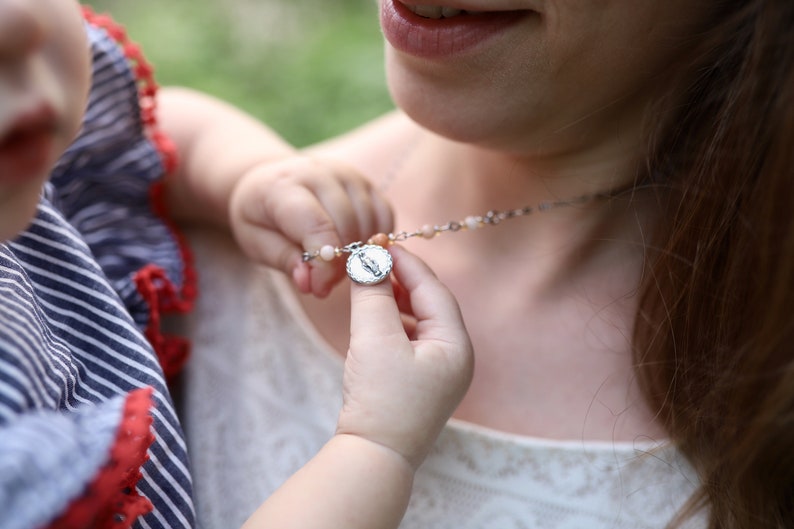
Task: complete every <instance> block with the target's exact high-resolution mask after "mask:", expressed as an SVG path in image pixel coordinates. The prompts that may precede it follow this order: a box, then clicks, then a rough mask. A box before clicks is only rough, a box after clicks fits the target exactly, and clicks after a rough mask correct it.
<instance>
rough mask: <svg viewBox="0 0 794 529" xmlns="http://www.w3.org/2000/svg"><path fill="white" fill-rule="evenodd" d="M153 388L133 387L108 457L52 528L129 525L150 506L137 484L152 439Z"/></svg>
mask: <svg viewBox="0 0 794 529" xmlns="http://www.w3.org/2000/svg"><path fill="white" fill-rule="evenodd" d="M151 408H152V388H143V389H139V390H135V391H132V392H131V393H130V394H129V395H128V397H127V400H126V402H125V405H124V411H123V415H122V419H121V424H120V425H119V429H118V433H117V434H116V441H115V443H114V445H113V446H112V447H111V450H110V461H109V462H108V463H107V464H106V465H105V466H104V467H102V469H101V470H100V471H99V473H98V474H97V476H96V477H95V478H94V481H93V482H92V483H91V484H90V485H89V486H88V488H87V490H86V491H85V493H84V494H83V496H82V497H80V498H78V499H77V500H75V501H74V502H72V503H71V504H70V505H69V507H68V509H67V510H66V512H65V513H63V514H62V515H61V516H60V517H59V518H57V519H56V520H55V521H53V522H52V523H51V524H50V525H49V526H48V528H52V529H56V528H57V529H82V528H85V527H93V528H96V529H102V528H113V529H128V528H129V527H131V526H132V524H133V522H135V520H136V519H137V518H138V517H139V516H142V515H144V514H146V513H148V512H151V510H152V504H151V502H150V501H149V500H148V499H146V498H144V497H143V496H141V495H140V494H139V493H138V491H137V489H136V485H137V483H138V480H139V479H140V478H141V466H143V464H144V463H145V462H146V461H147V460H148V459H149V456H148V455H147V450H148V449H149V446H150V445H151V444H152V442H153V441H154V435H152V433H151V430H150V428H151V425H152V418H151V416H150V415H149V411H150V409H151Z"/></svg>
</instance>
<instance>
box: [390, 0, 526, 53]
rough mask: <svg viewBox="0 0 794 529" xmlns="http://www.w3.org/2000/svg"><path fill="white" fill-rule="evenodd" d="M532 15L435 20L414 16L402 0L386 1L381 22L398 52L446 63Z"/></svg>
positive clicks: (518, 13)
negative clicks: (445, 59) (447, 59)
mask: <svg viewBox="0 0 794 529" xmlns="http://www.w3.org/2000/svg"><path fill="white" fill-rule="evenodd" d="M530 13H531V11H499V12H488V13H479V14H474V15H461V16H457V17H453V18H442V19H431V18H424V17H420V16H419V15H417V14H415V13H413V12H412V11H411V10H410V9H408V8H407V7H406V6H405V5H403V4H402V3H401V2H399V0H382V1H381V12H380V21H381V28H382V29H383V34H384V36H385V37H386V40H387V41H388V42H389V44H391V45H392V46H393V47H394V48H395V49H396V50H398V51H401V52H403V53H406V54H409V55H414V56H416V57H421V58H425V59H443V58H445V57H449V56H453V55H457V54H461V53H464V52H466V51H469V50H471V49H473V48H474V47H476V46H477V45H478V44H480V43H481V42H483V41H485V40H486V39H488V38H489V37H492V36H494V35H496V34H498V33H499V32H501V31H503V30H505V29H506V28H508V27H510V26H512V25H513V24H515V23H516V22H518V21H519V20H521V19H523V18H524V17H525V16H527V15H529V14H530Z"/></svg>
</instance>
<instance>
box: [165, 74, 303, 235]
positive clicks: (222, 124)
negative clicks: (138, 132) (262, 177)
mask: <svg viewBox="0 0 794 529" xmlns="http://www.w3.org/2000/svg"><path fill="white" fill-rule="evenodd" d="M157 117H158V122H159V124H160V127H161V128H162V129H163V131H164V132H165V133H166V135H167V136H168V137H169V138H170V139H171V140H173V141H174V143H175V144H176V148H177V153H178V157H179V164H178V166H177V170H176V171H175V172H174V174H170V175H168V176H167V180H166V199H167V202H168V207H169V212H170V214H171V215H172V216H173V217H174V218H175V219H176V220H177V221H181V222H208V223H211V224H215V225H221V226H226V225H228V222H229V199H230V197H231V193H232V189H233V188H234V186H235V185H236V184H237V181H238V180H239V179H240V178H242V176H243V175H245V174H246V173H247V172H248V171H249V170H250V169H252V168H253V167H256V166H258V165H260V164H263V163H270V162H272V161H275V160H278V159H281V158H285V157H288V156H293V155H294V154H295V153H296V150H295V149H294V148H293V147H292V146H291V145H289V144H288V143H287V142H285V141H284V140H283V139H282V138H281V137H280V136H279V135H277V134H276V133H275V132H273V131H272V130H270V129H269V128H268V127H267V126H265V125H264V124H262V123H261V122H259V121H257V120H256V119H254V118H253V117H251V116H249V115H248V114H246V113H245V112H243V111H241V110H239V109H237V108H236V107H234V106H232V105H230V104H228V103H226V102H224V101H221V100H219V99H215V98H214V97H211V96H209V95H206V94H202V93H200V92H196V91H193V90H191V89H187V88H175V87H170V88H161V89H160V90H159V91H158V94H157Z"/></svg>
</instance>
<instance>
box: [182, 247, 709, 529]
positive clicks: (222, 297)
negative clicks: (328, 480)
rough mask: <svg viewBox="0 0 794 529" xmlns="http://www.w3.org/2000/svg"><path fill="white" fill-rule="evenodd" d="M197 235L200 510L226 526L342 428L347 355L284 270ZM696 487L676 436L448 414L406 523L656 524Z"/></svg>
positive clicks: (586, 528) (190, 414)
mask: <svg viewBox="0 0 794 529" xmlns="http://www.w3.org/2000/svg"><path fill="white" fill-rule="evenodd" d="M194 243H195V251H196V258H197V263H198V269H199V270H201V271H202V272H203V273H202V282H201V285H200V292H201V293H202V296H201V301H200V303H199V306H198V307H197V310H195V311H194V314H193V320H191V323H190V326H191V328H190V329H189V331H190V332H191V334H192V337H193V339H194V349H193V358H192V360H191V362H190V364H189V366H190V367H189V370H188V372H187V379H186V388H185V395H184V397H185V401H184V408H185V415H184V418H185V429H186V433H187V438H188V448H189V451H190V453H191V454H192V455H191V459H192V464H193V468H194V485H195V493H196V504H197V510H198V519H199V522H200V524H201V525H202V526H203V527H206V528H211V529H215V528H224V529H226V528H230V527H239V526H240V524H242V522H243V521H244V520H245V519H246V518H247V517H248V515H249V514H250V513H251V512H253V510H254V509H255V508H256V507H257V506H258V505H259V504H260V503H261V502H262V500H263V499H264V498H265V497H267V495H269V494H270V493H271V492H272V491H273V490H274V489H275V488H276V487H278V486H279V485H280V484H281V483H282V482H283V481H284V480H285V479H286V478H287V477H288V476H289V475H290V474H292V473H293V472H294V471H295V470H297V469H298V468H299V467H300V466H301V465H303V463H305V462H306V461H307V460H308V459H309V458H310V457H311V456H312V455H313V454H314V453H315V452H316V451H317V450H318V449H319V448H320V447H321V446H322V445H323V444H324V443H325V442H326V441H327V440H328V438H329V436H330V435H331V434H332V433H333V431H334V427H335V424H336V416H337V412H338V409H339V406H340V402H341V400H340V395H341V375H342V359H341V358H339V357H338V356H337V355H336V354H335V353H334V352H333V351H332V350H331V348H330V347H329V346H328V345H327V343H326V342H325V341H324V340H323V339H322V338H321V337H320V336H319V334H318V333H317V332H316V331H315V329H314V328H313V326H312V325H311V324H310V323H309V322H308V320H307V318H306V316H305V314H304V313H303V311H302V310H301V307H300V305H299V302H298V300H297V299H296V297H295V296H294V294H293V293H292V291H291V290H290V288H289V286H288V285H287V284H286V283H285V279H284V278H283V276H281V275H279V274H276V273H272V272H270V271H268V270H265V269H261V268H256V267H253V266H251V265H249V264H247V263H246V262H245V261H244V259H242V258H241V257H240V256H239V254H237V252H236V251H235V249H234V247H233V246H232V245H231V243H229V242H227V241H225V240H223V239H222V238H220V237H215V236H207V235H206V234H202V235H201V236H200V237H195V236H194ZM377 478H378V477H377V476H373V479H377ZM696 487H697V478H696V476H695V474H694V472H693V471H692V469H691V468H690V466H689V465H688V463H687V462H686V461H685V460H684V458H683V456H681V454H680V453H679V452H678V451H677V450H676V448H675V447H673V446H671V445H669V444H664V443H662V444H655V443H650V442H647V443H613V442H593V441H582V440H573V441H553V440H546V439H538V438H529V437H524V436H519V435H511V434H505V433H502V432H498V431H494V430H490V429H487V428H483V427H479V426H476V425H472V424H468V423H464V422H462V421H456V420H452V421H450V423H449V424H448V425H447V427H446V428H445V429H444V431H443V433H442V434H441V436H440V438H439V440H438V442H437V444H436V447H435V450H434V451H433V452H432V453H431V455H430V456H429V457H428V459H427V460H426V462H425V463H424V464H423V465H422V467H421V468H420V469H419V472H418V474H417V476H416V480H415V485H414V492H413V495H412V500H411V504H410V507H409V509H408V512H407V514H406V516H405V519H404V521H403V524H402V525H401V528H403V529H420V528H421V529H429V528H433V529H447V528H449V529H475V528H493V529H519V528H521V529H524V528H526V529H530V528H543V529H602V528H603V529H607V528H609V529H618V528H626V529H646V528H647V529H651V528H655V529H659V528H663V527H665V525H666V524H667V523H668V522H669V521H670V520H671V518H672V517H673V515H674V513H675V512H676V511H677V510H678V509H679V508H680V507H681V506H682V505H683V504H684V502H685V501H686V499H687V498H688V497H689V496H690V495H691V494H692V492H693V491H694V490H695V489H696ZM705 526H706V525H705V521H704V519H697V520H692V521H691V523H690V524H689V525H687V526H686V527H688V528H698V527H705Z"/></svg>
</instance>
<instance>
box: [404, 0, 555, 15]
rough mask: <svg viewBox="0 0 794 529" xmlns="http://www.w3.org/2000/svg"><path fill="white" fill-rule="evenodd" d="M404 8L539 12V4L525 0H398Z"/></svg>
mask: <svg viewBox="0 0 794 529" xmlns="http://www.w3.org/2000/svg"><path fill="white" fill-rule="evenodd" d="M399 2H400V3H401V4H403V5H405V6H412V7H416V6H433V7H444V8H449V9H459V10H461V11H469V12H474V13H493V12H498V11H537V12H540V6H539V2H537V1H534V0H533V1H531V2H528V1H526V0H524V1H519V2H516V1H514V0H507V1H504V2H500V1H492V0H486V1H482V2H472V1H470V0H460V1H457V0H452V1H449V0H441V1H438V2H436V1H433V0H430V1H427V0H408V1H406V0H399Z"/></svg>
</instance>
